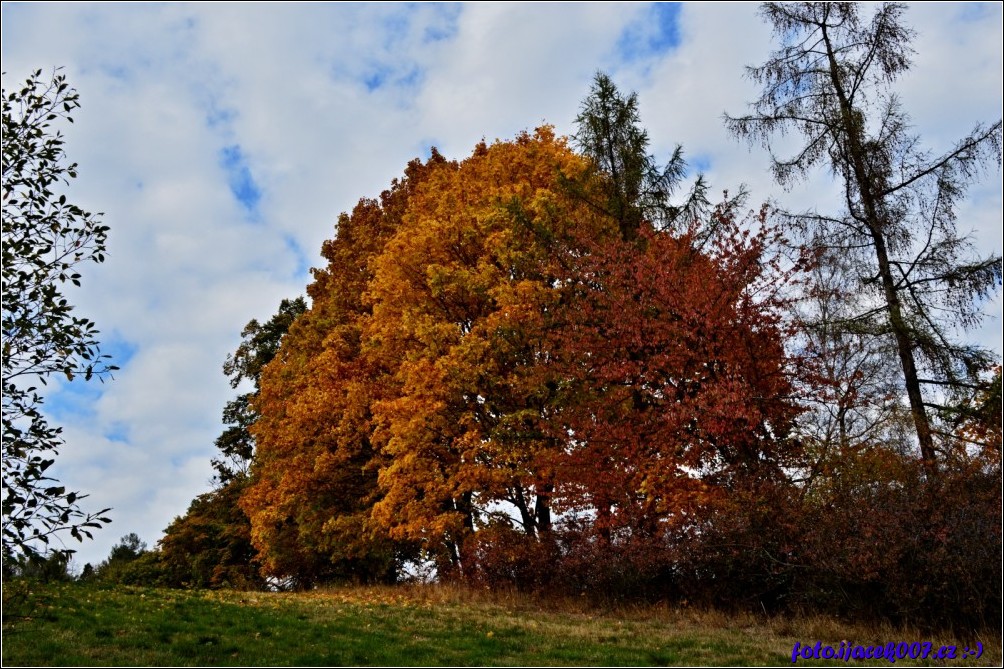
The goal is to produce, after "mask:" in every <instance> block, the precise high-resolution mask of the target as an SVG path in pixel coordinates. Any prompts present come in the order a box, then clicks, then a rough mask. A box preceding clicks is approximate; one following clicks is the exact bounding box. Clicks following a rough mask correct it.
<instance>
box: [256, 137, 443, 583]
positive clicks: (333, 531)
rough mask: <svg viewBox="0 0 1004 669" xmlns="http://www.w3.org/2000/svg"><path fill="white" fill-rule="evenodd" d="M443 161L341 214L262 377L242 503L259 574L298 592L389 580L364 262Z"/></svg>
mask: <svg viewBox="0 0 1004 669" xmlns="http://www.w3.org/2000/svg"><path fill="white" fill-rule="evenodd" d="M445 162H446V161H445V160H444V159H443V158H442V156H440V155H439V154H438V153H435V152H434V153H433V155H432V156H431V157H430V159H429V161H427V162H426V163H422V162H421V161H417V160H416V161H413V162H412V163H410V164H409V165H408V167H407V169H406V170H405V174H404V177H403V178H402V179H400V180H395V182H394V183H393V184H392V186H391V188H390V189H388V190H387V191H385V192H384V193H383V194H381V196H380V198H379V199H363V200H361V201H360V202H359V203H358V205H357V206H356V207H355V208H354V209H353V211H352V212H351V213H349V214H344V215H342V216H340V217H339V220H338V225H337V230H336V236H335V238H334V239H332V240H329V241H327V242H325V244H324V245H323V247H322V255H323V256H324V258H325V259H326V260H327V262H328V264H327V266H326V267H324V268H321V269H315V270H313V275H314V281H313V283H312V284H311V285H310V286H308V288H307V292H308V294H309V296H310V298H311V305H310V308H309V309H308V310H307V311H306V312H304V313H303V315H302V316H300V317H298V318H297V319H296V321H295V322H294V323H293V325H292V326H291V327H290V330H289V333H288V335H287V336H286V337H284V338H283V341H282V343H281V345H280V347H279V350H278V353H277V355H276V357H275V359H274V360H273V361H272V362H271V363H269V364H268V365H266V367H265V368H264V370H263V372H262V376H261V390H260V392H259V394H258V395H257V396H256V398H255V400H254V402H253V407H254V409H255V410H256V411H257V412H258V415H259V418H258V419H257V421H256V422H255V424H254V426H253V427H252V429H251V433H252V435H253V436H254V438H255V441H256V448H257V454H256V457H255V462H254V465H253V466H252V470H251V485H250V486H249V488H248V490H247V491H246V492H245V493H244V495H243V496H242V498H241V507H242V508H243V509H244V511H245V512H246V513H247V515H248V517H249V518H250V520H251V526H252V541H253V543H254V546H255V548H256V549H257V550H258V553H259V560H260V562H261V564H262V569H263V572H264V573H265V574H266V575H268V576H271V577H276V578H284V579H288V580H289V581H290V582H291V583H292V584H293V585H299V586H306V585H309V584H311V583H316V582H319V581H324V580H331V579H335V578H355V579H362V580H394V578H396V573H397V567H398V566H399V560H398V557H399V551H401V550H404V547H400V546H397V545H396V544H394V543H393V542H392V541H390V540H389V539H388V538H387V536H386V533H385V532H381V531H380V530H379V529H378V528H376V527H374V526H373V523H372V522H371V521H370V509H371V507H372V506H373V504H374V503H375V501H376V499H377V498H378V496H379V492H378V489H377V467H378V460H377V453H376V452H375V449H374V447H373V445H372V442H371V439H370V434H371V422H372V412H371V406H372V404H373V402H374V401H375V400H376V398H378V397H380V394H381V393H382V390H383V386H384V381H385V378H386V375H387V373H388V372H387V370H385V369H383V368H382V367H380V366H379V365H377V364H374V361H373V360H372V359H371V357H369V356H367V355H365V347H364V342H363V339H362V325H363V321H364V319H365V317H366V316H367V315H368V314H369V312H370V306H369V305H368V304H367V303H366V301H365V300H364V293H365V291H366V289H367V286H368V284H369V281H370V280H371V278H372V276H373V270H372V268H371V262H372V260H373V258H374V257H375V256H376V255H377V254H379V253H380V252H381V251H382V250H383V247H384V245H385V244H386V242H387V240H388V238H389V237H390V236H392V235H393V234H394V232H395V231H396V229H397V228H398V226H399V225H400V224H401V217H402V216H403V213H404V211H405V209H406V208H407V203H408V200H409V198H410V196H411V193H412V192H414V190H415V189H416V188H417V187H418V185H419V184H420V183H421V182H422V181H424V180H425V179H426V178H427V177H428V175H429V174H430V173H432V172H434V171H436V170H437V169H440V168H441V166H442V165H443V164H444V163H445Z"/></svg>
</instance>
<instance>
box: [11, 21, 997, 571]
mask: <svg viewBox="0 0 1004 669" xmlns="http://www.w3.org/2000/svg"><path fill="white" fill-rule="evenodd" d="M1001 7H1002V5H1001V4H1000V3H983V4H981V3H975V4H961V3H952V4H938V3H923V4H919V5H915V6H911V7H910V9H909V11H908V12H907V14H906V21H907V22H908V23H909V25H911V26H912V27H913V28H914V29H915V30H916V32H917V37H916V39H915V41H914V48H915V50H916V54H915V56H914V61H913V62H914V66H913V68H912V69H911V70H910V71H909V72H908V73H907V74H906V75H905V76H904V77H903V78H902V79H901V80H900V81H899V82H898V84H897V91H898V93H899V95H900V97H901V99H902V102H903V105H904V108H905V109H906V110H908V111H909V112H910V114H911V116H912V118H913V121H914V123H915V127H916V131H917V132H918V134H920V135H921V136H922V138H923V140H924V142H925V145H926V146H927V147H929V148H930V149H931V150H933V151H935V152H940V151H943V150H946V149H948V148H950V147H951V146H952V144H953V142H954V141H955V140H956V139H958V138H961V137H962V136H964V135H966V134H967V133H968V132H969V131H970V130H971V129H972V128H973V126H974V125H975V124H976V123H977V122H980V121H985V122H993V121H996V120H997V119H999V118H1000V117H1001V104H1002V102H1001V101H1002V68H1001V62H1002V43H1004V39H1002V28H1001V25H1002V16H1001ZM771 50H772V42H771V34H770V30H769V29H768V27H767V26H766V25H764V23H763V22H762V21H761V20H760V19H759V18H758V16H757V15H756V5H753V4H745V3H744V4H726V3H694V4H688V3H682V4H675V3H674V4H668V3H666V4H661V3H660V4H649V3H637V4H631V3H602V2H591V3H583V4H574V3H564V4H517V3H512V2H506V3H499V4H495V3H472V4H396V3H382V4H341V3H339V4H312V3H311V4H296V3H283V4H281V5H280V4H269V3H255V4H250V3H249V4H242V3H226V4H211V3H199V4H191V5H189V4H181V3H156V4H153V3H150V4H148V3H136V4H129V3H123V4H117V3H116V4H111V3H108V4H105V3H93V4H92V3H86V2H74V3H72V4H61V3H38V4H36V3H4V4H3V6H2V59H3V71H4V72H5V74H4V75H3V86H4V88H5V89H8V88H13V87H15V86H18V85H20V83H21V82H23V81H24V79H25V78H26V77H27V76H28V74H29V73H30V72H31V71H32V70H34V69H38V68H42V69H43V70H46V71H49V70H51V69H52V68H53V67H57V66H58V67H62V68H64V73H65V74H66V75H67V78H68V82H69V83H70V84H71V85H72V86H73V87H74V88H76V89H77V91H78V92H79V94H80V102H81V104H82V106H81V108H80V109H78V110H76V111H75V113H74V120H75V123H74V124H73V125H64V126H63V127H62V128H61V129H62V130H63V132H64V134H65V136H66V138H67V144H66V150H67V153H68V155H69V157H70V160H72V161H74V162H77V163H78V164H79V178H77V179H76V180H74V181H72V182H71V185H70V187H69V188H68V189H67V190H66V192H67V195H68V197H69V199H70V201H71V202H74V203H75V204H77V205H78V206H80V207H82V208H84V209H85V210H89V211H94V212H103V216H102V221H103V223H104V224H105V225H108V226H109V227H110V228H111V229H110V232H109V237H108V255H107V260H106V262H105V263H103V264H100V265H97V264H88V265H87V266H84V267H82V268H81V269H80V273H81V274H82V275H83V276H82V283H83V285H82V287H81V288H79V289H72V290H67V295H68V297H69V298H70V300H71V302H72V303H73V304H75V305H76V307H77V313H78V314H79V315H81V316H86V317H88V318H90V319H92V320H93V321H95V323H96V324H97V326H98V328H99V329H100V331H101V334H100V341H101V342H102V348H103V351H104V352H105V353H109V354H111V355H112V356H113V362H114V363H115V364H117V365H118V366H119V367H120V368H121V369H120V370H119V371H118V372H116V373H115V375H114V379H109V380H107V381H106V382H104V383H98V382H95V381H91V382H90V383H83V382H79V381H77V382H74V383H67V382H66V381H65V380H64V381H62V382H61V381H60V380H58V379H53V381H52V382H50V385H49V394H48V396H47V398H46V405H45V406H46V410H47V413H48V415H49V416H50V418H51V420H52V421H53V422H55V423H56V424H59V425H62V426H63V427H64V436H65V440H66V444H65V445H64V447H63V448H62V450H61V452H60V455H59V458H58V460H57V465H56V466H55V467H54V468H53V471H54V473H55V476H56V477H57V478H59V479H60V480H61V481H62V482H63V483H65V484H66V485H67V486H68V487H69V488H71V489H74V490H79V491H81V492H82V493H86V494H89V497H88V498H87V499H84V500H83V501H82V502H81V504H82V506H83V507H84V508H85V509H88V510H97V509H100V508H104V507H112V509H113V510H112V511H111V513H110V515H111V517H112V519H113V522H112V523H111V525H109V526H107V527H106V528H104V529H102V530H100V531H99V532H98V533H97V535H96V538H95V540H94V541H89V542H85V543H84V544H77V543H76V542H75V541H73V540H72V539H69V538H67V539H66V541H67V546H68V547H70V548H76V549H77V551H78V553H77V555H76V557H75V563H76V564H77V567H78V568H79V567H80V566H82V565H83V564H84V563H86V562H91V563H97V562H100V561H101V560H102V559H104V558H105V557H107V555H108V553H109V551H110V549H111V547H112V545H114V544H115V543H116V542H117V541H118V540H119V539H120V538H121V537H122V536H123V535H125V534H127V533H130V532H135V533H137V534H138V535H139V536H140V537H141V538H142V539H143V540H144V541H146V542H147V543H148V544H149V545H151V546H153V545H154V544H155V542H156V541H157V540H158V539H159V538H160V537H161V536H162V533H163V530H164V528H165V527H166V526H167V525H168V524H169V523H170V522H171V520H172V519H173V518H174V517H176V516H178V515H181V514H183V513H184V512H185V510H186V508H187V507H188V504H189V503H190V502H191V500H192V499H193V498H194V497H195V496H196V495H198V494H200V493H203V492H206V491H208V490H209V489H210V479H211V477H212V473H213V472H212V468H211V466H210V459H211V458H212V457H213V455H214V450H215V449H214V447H213V441H214V440H215V438H216V437H217V436H218V435H219V433H220V432H221V430H222V428H223V426H222V423H221V418H220V416H221V412H222V409H223V405H224V404H225V403H226V402H227V400H228V399H230V398H231V397H233V395H234V394H235V392H236V391H234V390H232V389H231V388H230V387H229V385H228V383H227V380H226V378H225V377H224V375H223V372H222V364H223V361H224V360H225V358H226V356H227V353H229V352H231V351H233V350H234V349H235V348H236V347H237V345H238V343H239V341H240V332H241V330H242V329H243V327H244V324H245V323H247V322H248V321H249V320H250V319H252V318H257V319H259V320H267V319H268V318H269V317H270V316H271V315H272V314H274V313H275V311H276V309H277V307H278V305H279V302H280V301H281V300H282V299H283V298H286V297H295V296H297V295H302V294H305V287H306V285H307V283H308V282H309V281H310V274H309V268H311V267H319V266H321V263H322V259H321V257H320V248H321V243H322V242H323V241H324V240H325V239H328V238H331V237H333V236H334V223H335V221H336V219H337V217H338V214H339V213H340V212H343V211H348V210H350V209H351V208H352V207H353V206H354V204H355V203H356V202H357V201H358V200H359V199H360V198H362V197H376V196H378V195H379V194H380V192H381V191H382V190H384V189H386V188H387V187H389V185H390V183H391V180H392V179H394V178H396V177H399V176H401V175H402V173H403V170H404V167H405V165H406V164H407V162H408V161H409V160H411V159H412V158H415V157H419V158H427V157H428V155H429V151H430V148H431V147H433V146H435V147H437V148H438V149H439V150H440V152H442V153H443V154H444V155H446V156H447V157H449V158H455V159H462V158H464V157H466V156H467V155H469V154H470V152H471V151H472V150H473V147H474V145H475V144H476V143H477V142H478V141H480V140H481V139H486V140H487V141H489V142H491V141H493V140H495V139H507V138H511V137H513V136H514V135H516V134H517V133H519V132H520V131H522V130H530V131H532V130H533V129H534V128H535V127H537V126H539V125H541V124H544V123H548V124H552V125H554V126H555V127H556V129H557V131H558V132H559V133H562V134H570V133H571V132H573V131H574V119H575V116H576V114H577V113H578V110H579V106H580V104H581V101H582V99H583V98H584V97H585V96H586V95H587V94H588V91H589V85H590V82H591V79H592V77H593V76H594V74H595V73H596V72H597V71H599V70H602V71H604V72H606V73H608V74H610V75H611V76H612V77H613V79H614V81H615V82H616V83H617V84H618V86H619V87H620V88H621V89H622V90H623V91H625V92H627V91H636V92H637V94H638V98H639V103H640V111H641V117H642V122H643V124H644V125H645V127H646V128H647V130H648V132H649V135H650V138H651V142H652V143H651V149H652V152H653V153H654V154H655V155H656V157H657V158H659V159H661V160H665V159H666V158H667V157H668V156H669V154H670V152H671V151H672V149H673V147H675V146H676V144H678V143H679V144H682V145H683V147H684V151H685V154H686V156H687V157H688V159H689V160H690V162H691V164H692V165H693V166H695V168H699V169H700V170H702V171H703V172H704V173H705V175H706V178H707V179H708V180H709V182H710V183H711V186H712V193H716V194H717V193H719V192H720V191H722V190H729V191H730V192H733V193H734V192H735V191H736V190H737V189H738V188H739V186H740V184H745V185H746V187H747V188H748V189H749V191H750V193H751V196H752V198H751V202H753V203H759V202H762V201H765V200H769V199H772V200H776V201H777V202H778V203H780V204H783V205H785V206H787V207H790V208H792V209H799V208H804V207H809V206H814V205H815V206H819V207H820V208H821V209H822V208H824V207H825V205H827V204H828V203H829V204H835V203H836V202H837V187H836V184H835V183H834V182H833V181H832V180H831V178H830V177H829V175H828V174H827V173H825V172H823V171H821V172H820V173H819V174H818V175H816V176H814V177H813V178H812V179H809V180H808V181H807V182H806V183H805V184H802V185H800V186H798V187H795V188H793V189H792V190H791V191H790V192H784V191H781V190H780V189H778V188H777V187H776V186H774V185H773V184H772V182H771V178H770V175H769V173H768V171H767V166H768V155H767V154H766V153H765V152H764V151H763V150H761V149H759V148H758V147H753V148H752V149H751V148H750V147H748V146H746V145H745V144H742V143H739V142H737V141H736V140H735V139H733V138H732V137H730V136H729V135H728V133H727V132H726V131H725V129H724V127H723V125H722V115H723V113H725V112H728V113H730V114H732V115H739V114H741V113H743V112H745V111H746V109H747V104H748V103H749V102H750V101H752V100H754V99H755V98H756V96H757V93H758V91H757V89H756V87H755V85H754V84H753V83H752V82H750V81H749V80H748V79H746V78H744V66H746V65H754V64H760V63H762V62H764V61H765V60H766V59H767V57H768V55H769V53H770V51H771ZM1001 211H1002V208H1001V186H1000V173H999V172H998V171H996V170H994V171H992V172H991V173H990V174H989V175H987V176H986V177H985V178H983V180H982V181H981V182H979V183H978V184H976V185H975V186H974V187H973V188H972V189H971V190H970V192H969V197H968V198H967V200H966V201H965V202H964V203H963V205H962V207H961V208H960V212H959V220H958V225H959V228H960V230H962V231H963V232H971V233H972V234H973V238H974V241H975V243H976V246H977V248H978V249H979V250H980V251H981V252H982V253H991V252H993V253H1000V252H1001V245H1002V242H1001V236H1002V235H1001V223H1000V221H1001ZM986 310H987V313H988V319H987V321H986V323H985V325H984V327H983V328H982V330H980V331H979V332H978V333H976V335H975V336H976V337H977V338H978V339H979V340H980V341H981V342H982V343H984V344H985V345H989V346H992V347H994V348H996V349H997V351H998V352H999V351H1000V350H1001V343H1000V340H1001V300H1000V298H999V297H998V298H997V299H995V300H994V301H993V302H991V303H990V304H988V305H987V307H986Z"/></svg>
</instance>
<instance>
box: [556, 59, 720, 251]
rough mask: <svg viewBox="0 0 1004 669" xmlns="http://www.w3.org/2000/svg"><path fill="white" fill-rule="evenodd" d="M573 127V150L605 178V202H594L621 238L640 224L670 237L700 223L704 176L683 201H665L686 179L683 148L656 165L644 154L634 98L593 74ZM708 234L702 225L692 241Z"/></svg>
mask: <svg viewBox="0 0 1004 669" xmlns="http://www.w3.org/2000/svg"><path fill="white" fill-rule="evenodd" d="M575 123H576V125H577V126H578V131H577V132H576V134H575V140H576V143H577V144H578V146H579V149H580V150H581V151H582V153H583V154H584V155H585V156H587V157H589V158H591V159H592V160H593V161H594V162H595V164H596V167H597V168H598V169H599V171H600V172H601V173H602V174H603V175H604V177H605V188H603V192H604V194H605V195H606V201H605V202H594V204H595V205H596V206H598V207H600V208H601V209H603V210H604V211H606V213H607V214H609V215H610V216H612V217H613V218H615V219H616V220H617V221H618V223H619V224H620V227H621V233H622V235H623V236H624V237H625V238H633V237H634V235H635V234H636V232H637V230H638V228H639V226H640V225H641V223H642V221H643V220H645V221H648V222H650V223H652V224H654V225H655V226H656V227H657V228H659V229H661V230H668V231H673V232H675V233H681V232H683V231H685V230H687V229H688V227H695V226H696V227H700V226H701V225H702V219H706V218H707V216H706V214H707V213H708V211H709V209H710V207H709V202H708V199H707V190H708V187H707V184H706V183H705V181H704V177H703V176H702V175H698V177H697V179H696V180H695V181H694V184H693V185H692V186H691V188H690V191H689V193H688V194H687V195H686V197H685V198H684V201H683V202H681V203H674V202H672V201H671V198H672V197H673V195H674V194H675V193H676V191H677V190H678V189H679V187H680V185H681V182H682V181H683V179H684V177H685V176H686V175H687V162H686V160H684V158H683V147H682V146H681V145H677V146H676V149H675V150H674V151H673V155H672V156H671V157H670V159H669V161H668V162H667V163H666V164H665V165H664V166H662V167H660V166H659V164H658V162H657V161H656V159H655V157H654V156H652V155H651V154H649V153H648V145H649V139H648V133H647V132H646V131H645V129H644V128H643V127H642V126H641V115H640V113H639V112H638V96H637V94H635V93H631V94H630V95H628V96H627V97H625V96H624V95H623V94H621V92H620V91H619V90H617V87H616V86H615V85H614V83H613V80H611V79H610V77H609V76H607V75H606V74H603V73H602V72H599V73H597V74H596V76H595V78H594V79H593V86H592V89H591V90H590V92H589V95H588V96H587V97H586V99H585V100H584V101H583V103H582V111H581V112H580V113H579V115H578V116H577V117H576V119H575ZM569 185H570V186H572V187H573V188H574V184H569ZM580 195H584V193H580ZM713 232H714V230H713V227H711V226H705V227H704V228H703V230H702V232H701V234H697V235H696V237H697V241H698V242H701V243H703V242H704V241H707V239H708V238H709V237H710V236H711V235H712V234H713Z"/></svg>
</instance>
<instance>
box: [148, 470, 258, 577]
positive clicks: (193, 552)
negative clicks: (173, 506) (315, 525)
mask: <svg viewBox="0 0 1004 669" xmlns="http://www.w3.org/2000/svg"><path fill="white" fill-rule="evenodd" d="M246 486H247V480H246V479H238V480H234V481H231V482H230V483H228V484H226V485H224V486H223V487H221V488H219V489H217V490H214V491H212V492H208V493H206V494H204V495H199V496H198V497H196V498H195V499H194V500H193V501H192V503H191V505H190V506H189V507H188V511H187V512H186V513H185V515H184V516H181V517H178V518H175V519H174V522H172V523H171V524H170V525H169V526H168V527H167V529H166V530H164V538H163V539H161V540H160V545H159V548H160V550H159V557H160V566H161V569H162V579H161V582H162V584H164V585H169V586H172V587H195V588H235V589H240V590H260V589H263V588H264V587H265V585H266V584H265V579H264V578H263V577H262V576H261V574H260V573H259V570H258V565H257V563H256V562H255V561H254V558H255V555H256V551H255V550H254V547H253V546H252V545H251V522H250V521H249V520H248V518H247V516H246V515H245V514H244V512H243V511H242V510H241V509H240V507H239V506H238V504H237V502H238V500H239V499H240V495H241V493H242V492H243V490H244V488H245V487H246Z"/></svg>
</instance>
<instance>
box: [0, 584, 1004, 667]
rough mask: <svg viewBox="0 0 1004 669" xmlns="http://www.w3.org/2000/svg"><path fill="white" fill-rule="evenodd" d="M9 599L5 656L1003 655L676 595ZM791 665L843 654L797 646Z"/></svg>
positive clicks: (967, 643)
mask: <svg viewBox="0 0 1004 669" xmlns="http://www.w3.org/2000/svg"><path fill="white" fill-rule="evenodd" d="M15 585H16V584H15ZM11 587H12V584H10V583H8V584H5V590H7V589H8V588H11ZM10 598H11V595H10V592H9V591H8V592H5V600H10ZM7 603H10V602H9V601H8V602H7ZM17 612H18V613H19V614H20V615H18V616H15V615H12V613H11V610H9V611H7V612H5V616H6V619H5V621H4V626H3V665H4V666H25V665H33V666H75V665H76V666H87V665H94V666H115V665H134V666H143V665H148V666H149V665H160V666H171V665H176V666H197V665H214V666H215V665H220V666H228V665H229V666H262V665H273V666H321V665H330V666H337V665H390V666H416V665H444V666H445V665H453V666H471V665H509V666H517V665H522V666H534V665H544V666H548V665H551V666H554V665H566V666H567V665H609V666H626V665H736V666H739V665H752V666H771V665H785V666H790V665H792V649H793V646H794V644H795V643H796V642H800V643H801V644H803V645H805V644H809V645H812V644H814V643H815V642H816V641H822V642H823V644H831V645H833V646H839V644H840V642H841V641H844V640H847V641H851V642H853V643H857V644H862V645H868V644H881V643H886V642H889V641H931V642H934V648H935V649H937V648H938V647H939V646H940V645H942V644H944V645H955V646H957V647H958V655H959V656H958V659H955V660H930V659H929V660H927V661H925V662H919V663H918V662H917V661H914V660H909V659H906V660H900V661H898V662H897V664H900V665H909V666H916V665H917V664H921V665H924V666H994V665H997V666H1000V664H1001V658H1002V655H1001V642H1000V638H999V637H997V636H994V635H988V636H985V635H980V634H957V635H955V634H951V633H943V634H938V635H926V634H923V633H921V632H919V631H917V630H912V629H909V628H900V627H892V626H881V627H876V626H863V625H860V624H853V623H851V622H846V621H839V620H836V619H833V618H826V617H818V616H804V617H767V616H754V615H749V614H725V613H721V612H716V611H707V610H698V609H695V608H689V607H686V606H675V607H670V606H660V605H645V606H640V605H639V606H623V605H621V606H610V607H599V608H597V607H596V606H595V605H590V604H589V603H587V602H585V601H580V600H576V599H553V598H549V599H541V598H535V597H531V596H527V595H519V594H514V593H487V592H484V591H477V590H473V589H470V588H456V587H448V586H397V587H341V588H332V589H323V590H315V591H311V592H305V593H263V592H236V591H206V590H201V591H186V590H168V589H156V588H139V587H126V586H108V585H98V584H82V583H59V584H51V585H40V586H37V587H35V588H34V589H33V590H32V594H31V599H30V601H29V602H27V603H24V602H22V603H21V605H20V606H19V608H18V611H17ZM976 642H980V643H982V644H983V648H984V650H983V653H982V655H981V656H980V657H979V658H976V657H974V656H970V657H968V658H965V659H963V658H962V653H963V649H964V648H965V647H973V648H975V644H976ZM797 664H798V665H809V666H827V665H833V664H845V663H844V662H842V661H840V662H837V661H832V660H830V661H826V660H819V661H817V660H803V659H801V658H800V659H799V660H798V662H797ZM848 664H854V665H859V664H861V665H866V666H867V665H872V666H881V665H889V664H890V663H889V661H888V660H868V661H860V660H853V659H852V660H851V661H850V662H849V663H848Z"/></svg>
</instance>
